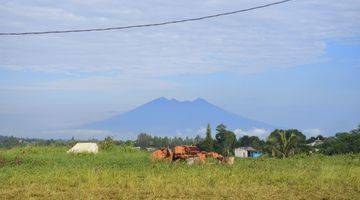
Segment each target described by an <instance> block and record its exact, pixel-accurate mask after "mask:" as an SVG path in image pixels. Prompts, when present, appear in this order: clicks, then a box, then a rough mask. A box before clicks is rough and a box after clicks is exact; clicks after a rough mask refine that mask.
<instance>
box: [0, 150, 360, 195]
mask: <svg viewBox="0 0 360 200" xmlns="http://www.w3.org/2000/svg"><path fill="white" fill-rule="evenodd" d="M66 150H67V149H66V148H62V147H25V148H15V149H11V150H0V156H1V158H0V199H360V155H342V156H333V157H326V156H321V155H316V156H298V157H294V158H289V159H271V158H260V159H237V160H236V163H235V164H234V165H233V166H227V165H222V164H215V163H214V162H208V163H207V164H205V165H195V166H187V165H186V164H183V163H177V164H169V163H150V162H149V160H148V156H149V153H147V152H142V151H136V150H130V149H125V148H120V147H119V148H116V149H114V150H111V151H108V152H100V153H98V154H97V155H67V154H66V153H65V152H66Z"/></svg>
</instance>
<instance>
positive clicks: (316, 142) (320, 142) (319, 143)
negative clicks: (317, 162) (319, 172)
mask: <svg viewBox="0 0 360 200" xmlns="http://www.w3.org/2000/svg"><path fill="white" fill-rule="evenodd" d="M323 143H324V141H323V140H319V139H317V140H315V141H314V142H311V143H309V144H307V145H308V146H310V147H312V148H313V149H314V151H315V152H318V151H319V149H318V148H316V147H317V146H319V145H321V144H323ZM310 153H313V152H312V151H310Z"/></svg>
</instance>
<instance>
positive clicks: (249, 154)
mask: <svg viewBox="0 0 360 200" xmlns="http://www.w3.org/2000/svg"><path fill="white" fill-rule="evenodd" d="M260 156H262V152H261V151H260V150H257V149H255V148H253V147H239V148H236V149H235V157H239V158H257V157H260Z"/></svg>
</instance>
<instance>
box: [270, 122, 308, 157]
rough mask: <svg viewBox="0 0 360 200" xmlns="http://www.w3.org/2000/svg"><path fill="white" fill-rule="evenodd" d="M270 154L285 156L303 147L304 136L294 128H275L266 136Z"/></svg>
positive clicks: (304, 142)
mask: <svg viewBox="0 0 360 200" xmlns="http://www.w3.org/2000/svg"><path fill="white" fill-rule="evenodd" d="M268 143H269V145H270V147H271V155H272V156H274V157H282V158H286V157H289V156H290V155H293V154H295V153H298V152H300V151H301V150H302V149H304V148H305V146H306V145H305V144H306V136H305V135H304V134H302V133H301V132H300V131H298V130H296V129H289V130H280V129H276V130H274V131H273V132H272V133H270V135H269V136H268Z"/></svg>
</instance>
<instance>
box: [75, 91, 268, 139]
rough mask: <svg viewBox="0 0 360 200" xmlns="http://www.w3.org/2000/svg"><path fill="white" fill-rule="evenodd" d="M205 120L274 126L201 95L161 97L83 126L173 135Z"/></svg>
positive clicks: (193, 131) (187, 131) (245, 126)
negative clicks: (216, 104) (191, 99)
mask: <svg viewBox="0 0 360 200" xmlns="http://www.w3.org/2000/svg"><path fill="white" fill-rule="evenodd" d="M207 123H210V124H211V125H212V126H213V128H215V126H216V125H218V124H220V123H224V124H225V125H226V126H227V127H228V128H230V129H235V128H241V129H245V130H246V129H250V128H254V127H256V128H266V129H271V128H274V126H272V125H269V124H266V123H263V122H259V121H256V120H252V119H248V118H245V117H242V116H239V115H237V114H234V113H230V112H228V111H226V110H224V109H222V108H220V107H217V106H215V105H213V104H211V103H209V102H207V101H206V100H205V99H202V98H198V99H195V100H194V101H178V100H176V99H166V98H164V97H161V98H158V99H155V100H153V101H150V102H148V103H146V104H144V105H141V106H139V107H137V108H135V109H133V110H131V111H129V112H126V113H123V114H119V115H115V116H113V117H110V118H108V119H105V120H102V121H98V122H94V123H90V124H87V125H85V126H84V127H82V128H85V129H96V130H109V131H114V132H120V133H121V132H133V133H134V134H138V133H140V132H146V133H151V134H156V135H168V136H174V135H176V134H178V133H182V134H183V135H195V134H196V131H198V130H199V129H200V128H202V127H205V126H206V124H207Z"/></svg>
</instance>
